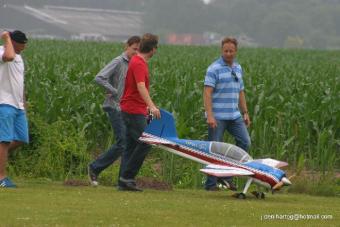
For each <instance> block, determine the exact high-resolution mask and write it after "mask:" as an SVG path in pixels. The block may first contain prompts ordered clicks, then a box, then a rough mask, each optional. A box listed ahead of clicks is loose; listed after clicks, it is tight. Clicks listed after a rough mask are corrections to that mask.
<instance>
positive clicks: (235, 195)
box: [233, 192, 246, 199]
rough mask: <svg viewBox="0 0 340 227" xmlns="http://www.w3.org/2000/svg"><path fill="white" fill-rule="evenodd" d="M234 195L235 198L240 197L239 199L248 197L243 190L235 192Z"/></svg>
mask: <svg viewBox="0 0 340 227" xmlns="http://www.w3.org/2000/svg"><path fill="white" fill-rule="evenodd" d="M233 196H234V197H235V198H238V199H245V198H246V194H244V193H243V192H240V193H235V194H234V195H233Z"/></svg>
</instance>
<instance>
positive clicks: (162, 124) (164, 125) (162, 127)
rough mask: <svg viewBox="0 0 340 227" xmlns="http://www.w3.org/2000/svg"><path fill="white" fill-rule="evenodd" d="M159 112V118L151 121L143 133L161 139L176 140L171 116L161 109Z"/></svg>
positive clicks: (173, 120)
mask: <svg viewBox="0 0 340 227" xmlns="http://www.w3.org/2000/svg"><path fill="white" fill-rule="evenodd" d="M160 112H161V118H160V119H153V120H152V121H151V122H150V124H149V125H148V126H147V127H146V128H145V130H144V132H146V133H149V134H151V135H155V136H158V137H162V138H178V136H177V132H176V125H175V119H174V117H173V115H172V114H171V113H169V112H168V111H166V110H163V109H160Z"/></svg>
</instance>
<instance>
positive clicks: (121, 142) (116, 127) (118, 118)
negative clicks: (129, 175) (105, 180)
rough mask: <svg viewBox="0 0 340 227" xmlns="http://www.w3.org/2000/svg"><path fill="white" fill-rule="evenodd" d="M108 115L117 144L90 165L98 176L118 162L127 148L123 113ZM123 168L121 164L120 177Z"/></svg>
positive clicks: (108, 113)
mask: <svg viewBox="0 0 340 227" xmlns="http://www.w3.org/2000/svg"><path fill="white" fill-rule="evenodd" d="M107 115H108V117H109V120H110V123H111V126H112V129H113V132H114V135H115V139H116V144H113V145H112V146H111V147H110V148H109V149H108V150H107V151H106V152H104V153H102V154H101V155H100V156H99V157H98V158H97V159H96V160H95V161H93V162H92V163H91V164H90V167H91V169H92V171H93V172H94V173H95V174H96V175H99V174H100V172H101V171H103V170H104V169H106V168H107V167H108V166H110V165H111V164H112V163H113V162H114V161H116V160H117V159H118V158H119V157H120V156H121V155H122V153H123V151H124V150H125V148H126V140H125V131H126V129H125V125H124V121H123V119H122V115H121V112H120V111H118V110H108V111H107ZM122 159H123V158H122ZM121 163H123V161H121ZM123 167H124V166H122V164H121V165H120V171H119V175H120V174H121V171H122V169H123Z"/></svg>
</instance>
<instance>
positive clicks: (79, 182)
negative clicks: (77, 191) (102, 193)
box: [64, 179, 90, 186]
mask: <svg viewBox="0 0 340 227" xmlns="http://www.w3.org/2000/svg"><path fill="white" fill-rule="evenodd" d="M64 186H90V183H89V182H88V181H87V180H77V179H68V180H65V181H64Z"/></svg>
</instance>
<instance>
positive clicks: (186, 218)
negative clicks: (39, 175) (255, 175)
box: [0, 180, 340, 226]
mask: <svg viewBox="0 0 340 227" xmlns="http://www.w3.org/2000/svg"><path fill="white" fill-rule="evenodd" d="M16 182H17V183H18V185H19V188H17V189H1V190H0V201H1V203H0V210H1V212H0V219H1V223H0V226H46V225H48V226H274V225H275V226H337V225H338V224H339V218H340V198H338V197H332V198H330V197H316V196H308V195H297V194H276V195H271V194H268V195H267V198H266V199H265V200H258V199H255V198H254V197H252V196H249V198H248V199H246V200H238V199H235V198H233V197H231V192H224V191H223V192H206V191H203V190H179V189H175V190H173V191H155V190H145V191H144V192H142V193H133V192H119V191H117V190H116V188H113V187H104V186H100V187H98V188H92V187H70V186H63V185H62V184H61V183H57V182H47V181H40V182H39V181H37V180H35V181H34V182H32V181H16ZM271 214H274V215H275V214H278V215H280V214H286V215H291V214H301V215H306V214H309V215H320V219H317V220H278V219H275V220H263V219H264V218H265V215H271ZM321 215H331V216H332V218H331V219H328V220H322V219H321ZM261 218H262V220H261Z"/></svg>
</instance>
